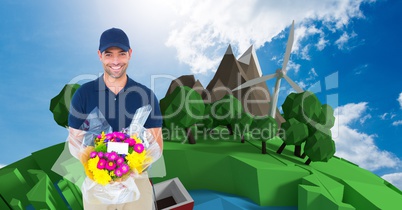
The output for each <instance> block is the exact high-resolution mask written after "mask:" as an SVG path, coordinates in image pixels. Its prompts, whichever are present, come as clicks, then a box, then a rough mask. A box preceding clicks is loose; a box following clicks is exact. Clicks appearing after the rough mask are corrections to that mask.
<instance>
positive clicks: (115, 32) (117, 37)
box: [99, 28, 130, 53]
mask: <svg viewBox="0 0 402 210" xmlns="http://www.w3.org/2000/svg"><path fill="white" fill-rule="evenodd" d="M109 47H118V48H121V49H122V50H124V51H128V50H129V49H130V41H129V40H128V37H127V35H126V33H124V31H123V30H121V29H118V28H111V29H108V30H106V31H104V32H103V33H102V35H101V37H100V41H99V51H100V52H101V53H102V52H103V51H105V50H106V49H107V48H109Z"/></svg>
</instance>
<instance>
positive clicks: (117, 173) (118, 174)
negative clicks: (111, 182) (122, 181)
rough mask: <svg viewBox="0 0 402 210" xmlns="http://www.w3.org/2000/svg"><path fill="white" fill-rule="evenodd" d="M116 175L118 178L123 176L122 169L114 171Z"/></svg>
mask: <svg viewBox="0 0 402 210" xmlns="http://www.w3.org/2000/svg"><path fill="white" fill-rule="evenodd" d="M114 174H115V175H116V176H117V177H121V176H123V172H121V168H116V170H114Z"/></svg>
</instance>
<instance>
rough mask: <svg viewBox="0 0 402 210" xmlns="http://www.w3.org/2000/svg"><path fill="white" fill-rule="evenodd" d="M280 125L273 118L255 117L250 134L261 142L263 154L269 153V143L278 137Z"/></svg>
mask: <svg viewBox="0 0 402 210" xmlns="http://www.w3.org/2000/svg"><path fill="white" fill-rule="evenodd" d="M277 132H278V123H277V122H276V120H275V119H274V118H273V117H271V116H263V117H255V118H254V119H253V122H252V124H251V129H250V134H251V136H252V138H253V139H259V140H261V153H262V154H266V153H267V141H268V140H269V139H272V138H273V137H275V136H276V133H277Z"/></svg>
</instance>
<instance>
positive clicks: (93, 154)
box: [89, 151, 98, 158]
mask: <svg viewBox="0 0 402 210" xmlns="http://www.w3.org/2000/svg"><path fill="white" fill-rule="evenodd" d="M97 154H98V153H97V152H95V151H92V152H91V154H90V155H89V157H90V158H94V157H96V155H97Z"/></svg>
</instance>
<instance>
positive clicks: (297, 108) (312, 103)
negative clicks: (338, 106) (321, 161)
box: [277, 91, 335, 161]
mask: <svg viewBox="0 0 402 210" xmlns="http://www.w3.org/2000/svg"><path fill="white" fill-rule="evenodd" d="M282 109H283V117H284V118H285V120H286V121H287V122H285V123H283V124H282V126H283V127H282V128H283V129H284V130H285V135H284V139H283V140H284V143H283V144H282V145H281V147H280V148H279V149H278V151H277V152H278V153H281V152H282V151H283V149H284V147H285V146H286V145H288V144H290V145H295V151H294V154H295V156H298V157H302V158H303V156H302V155H301V154H300V153H301V147H302V144H303V143H304V142H306V141H307V139H309V138H311V137H312V136H313V135H316V133H317V132H320V133H323V134H324V135H327V136H328V137H329V139H331V138H332V135H331V132H330V129H331V128H332V126H333V125H334V122H335V117H334V115H333V114H334V110H333V109H332V107H331V106H329V105H327V104H324V105H322V104H321V102H320V101H319V100H318V98H317V96H316V95H315V94H314V93H312V92H309V91H305V92H302V93H291V94H290V95H288V97H287V98H286V99H285V102H284V103H283V105H282ZM295 120H296V121H295ZM301 124H304V125H305V126H306V127H304V126H301ZM293 126H295V127H293ZM306 128H307V136H306ZM331 140H332V139H331ZM314 142H315V141H314ZM309 144H310V147H311V144H312V143H311V141H310V143H309ZM324 144H325V143H324ZM311 160H312V161H315V160H318V159H317V158H312V159H311Z"/></svg>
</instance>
